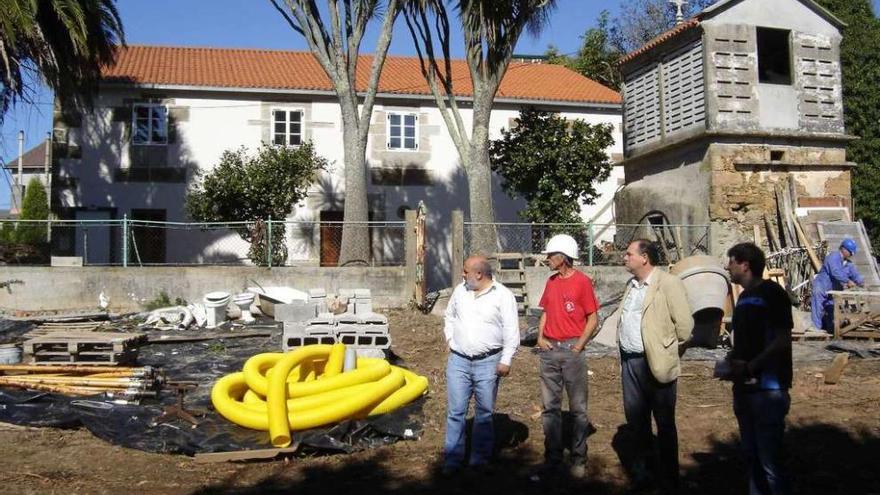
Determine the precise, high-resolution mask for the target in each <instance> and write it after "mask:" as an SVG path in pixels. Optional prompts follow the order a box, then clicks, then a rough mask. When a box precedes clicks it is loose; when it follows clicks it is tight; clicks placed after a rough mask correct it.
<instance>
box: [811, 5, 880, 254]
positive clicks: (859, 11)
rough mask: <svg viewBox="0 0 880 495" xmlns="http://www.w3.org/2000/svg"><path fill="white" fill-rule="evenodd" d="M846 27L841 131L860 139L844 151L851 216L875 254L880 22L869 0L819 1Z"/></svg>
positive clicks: (879, 193) (879, 224)
mask: <svg viewBox="0 0 880 495" xmlns="http://www.w3.org/2000/svg"><path fill="white" fill-rule="evenodd" d="M819 3H820V4H821V5H822V6H823V7H825V8H826V9H828V10H829V11H830V12H831V13H833V14H834V15H835V16H837V17H838V18H839V19H840V20H842V21H843V22H845V23H847V27H845V28H844V31H843V41H842V43H841V46H840V62H841V65H842V71H843V112H844V120H845V122H846V130H847V133H849V134H854V135H856V136H858V137H859V138H860V139H858V140H857V141H853V142H851V143H850V144H849V145H848V146H847V159H848V160H850V161H853V162H856V163H858V165H859V166H858V167H856V168H855V169H854V170H853V177H852V180H853V183H852V194H853V202H854V203H855V216H856V217H857V218H860V219H861V220H862V221H864V223H865V228H866V229H867V230H868V234H869V236H870V237H871V243H872V244H873V246H874V252H875V253H876V252H878V251H880V189H878V188H877V184H878V183H880V126H878V122H880V51H878V49H877V47H878V46H880V20H878V19H877V16H876V14H875V12H874V9H873V7H872V5H871V2H870V1H869V0H820V1H819Z"/></svg>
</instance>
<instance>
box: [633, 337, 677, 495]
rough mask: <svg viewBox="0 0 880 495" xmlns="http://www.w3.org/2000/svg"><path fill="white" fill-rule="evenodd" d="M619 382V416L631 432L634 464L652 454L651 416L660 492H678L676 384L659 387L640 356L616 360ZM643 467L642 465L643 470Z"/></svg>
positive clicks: (662, 384)
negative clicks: (624, 419)
mask: <svg viewBox="0 0 880 495" xmlns="http://www.w3.org/2000/svg"><path fill="white" fill-rule="evenodd" d="M620 365H621V379H622V381H623V412H624V414H625V415H626V422H627V424H628V425H629V428H630V430H631V431H632V434H633V437H634V440H635V448H636V452H638V453H643V454H641V455H642V457H641V459H639V460H637V462H640V463H644V462H645V454H649V453H651V452H654V446H653V437H654V435H653V434H652V432H651V415H652V414H653V416H654V421H655V422H656V423H657V443H658V447H659V449H658V452H659V456H658V461H659V462H658V467H659V481H660V484H661V487H662V488H663V489H664V491H666V492H668V493H675V492H677V491H678V430H677V429H676V427H675V399H676V383H677V381H673V382H671V383H660V382H658V381H657V379H656V378H654V375H653V374H652V373H651V368H650V367H649V366H648V360H647V358H645V356H644V354H640V355H624V356H622V357H621V360H620ZM643 465H644V464H642V466H643Z"/></svg>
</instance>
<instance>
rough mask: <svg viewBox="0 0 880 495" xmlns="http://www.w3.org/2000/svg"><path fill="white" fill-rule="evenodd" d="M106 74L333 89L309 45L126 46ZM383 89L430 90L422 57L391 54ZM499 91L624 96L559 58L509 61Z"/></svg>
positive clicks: (460, 68)
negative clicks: (283, 47) (301, 47)
mask: <svg viewBox="0 0 880 495" xmlns="http://www.w3.org/2000/svg"><path fill="white" fill-rule="evenodd" d="M371 64H372V56H371V55H361V58H360V60H359V63H358V73H357V78H356V85H357V88H358V90H359V91H363V90H364V89H365V88H366V86H367V81H368V79H369V74H370V68H371ZM103 77H104V80H105V81H111V82H130V83H135V84H165V85H181V86H206V87H223V88H263V89H292V90H296V89H299V90H324V91H330V90H332V89H333V88H332V86H331V84H330V80H329V79H328V78H327V76H326V75H325V74H324V71H323V69H322V68H321V66H320V65H319V64H318V61H317V60H316V59H315V58H314V56H313V55H312V54H311V53H310V52H295V51H277V50H253V49H230V48H190V47H166V46H136V45H133V46H128V47H124V48H120V49H119V51H118V55H117V60H116V63H115V64H114V65H112V66H109V67H105V68H104V74H103ZM452 78H453V85H454V87H455V88H456V93H457V94H459V95H461V96H470V95H471V94H472V87H471V79H470V72H469V71H468V68H467V64H466V63H465V61H464V60H453V61H452ZM379 92H380V93H397V94H413V95H430V94H431V93H430V90H429V88H428V85H427V84H426V82H425V79H424V77H423V76H422V72H421V69H420V64H419V59H418V58H416V57H395V56H389V57H388V58H387V59H386V60H385V66H384V67H383V70H382V75H381V77H380V79H379ZM498 96H499V97H501V98H512V99H527V100H546V101H569V102H578V103H610V104H619V103H620V101H621V99H620V94H619V93H617V92H616V91H614V90H612V89H610V88H607V87H605V86H603V85H601V84H599V83H597V82H595V81H593V80H591V79H588V78H586V77H584V76H582V75H580V74H578V73H577V72H574V71H572V70H570V69H568V68H566V67H563V66H561V65H551V64H532V63H511V64H510V66H509V68H508V70H507V74H506V75H505V76H504V79H503V80H502V81H501V86H500V88H499V89H498Z"/></svg>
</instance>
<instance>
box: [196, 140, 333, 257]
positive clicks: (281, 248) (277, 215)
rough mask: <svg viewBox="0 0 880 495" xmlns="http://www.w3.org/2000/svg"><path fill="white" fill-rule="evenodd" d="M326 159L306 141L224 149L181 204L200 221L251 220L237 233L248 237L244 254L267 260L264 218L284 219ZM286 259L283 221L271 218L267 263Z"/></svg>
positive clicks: (324, 165)
mask: <svg viewBox="0 0 880 495" xmlns="http://www.w3.org/2000/svg"><path fill="white" fill-rule="evenodd" d="M326 169H327V160H325V159H324V158H322V157H320V156H318V155H317V154H315V149H314V146H313V145H312V143H311V142H308V143H305V144H303V145H302V146H300V147H298V148H290V147H284V146H269V145H266V144H264V145H262V146H261V147H260V148H259V149H258V150H257V152H256V153H255V154H251V153H249V152H248V150H247V148H245V147H241V148H239V149H237V150H227V151H224V152H223V154H222V155H221V156H220V163H219V164H218V165H217V166H216V167H215V168H214V169H213V170H211V171H210V172H208V173H207V174H205V175H204V177H203V180H202V181H196V183H195V185H193V186H191V187H190V190H189V191H187V194H186V210H187V213H189V215H190V217H192V218H193V219H195V220H196V221H199V222H234V221H244V220H248V221H254V224H252V225H251V226H250V227H249V228H244V229H241V230H240V231H239V232H238V233H239V235H240V236H241V238H242V239H244V240H246V241H248V242H249V243H251V248H250V251H249V252H248V256H249V257H250V258H251V260H252V261H253V262H254V263H256V264H258V265H265V264H266V261H267V259H266V258H267V254H268V253H267V252H266V250H267V242H266V241H267V237H268V236H267V235H266V232H267V229H266V227H265V223H264V221H265V220H268V219H273V220H283V219H285V218H286V217H287V215H288V214H289V213H290V212H291V210H292V209H293V206H294V205H295V204H296V203H297V202H299V201H301V200H302V199H304V198H305V197H306V194H307V191H308V188H309V186H310V185H311V184H312V183H314V181H315V180H316V179H317V177H318V173H319V172H320V171H321V170H326ZM286 260H287V248H286V246H285V244H284V226H283V225H276V224H274V223H273V224H272V264H273V265H281V264H283V263H284V262H285V261H286Z"/></svg>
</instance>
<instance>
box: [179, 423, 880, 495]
mask: <svg viewBox="0 0 880 495" xmlns="http://www.w3.org/2000/svg"><path fill="white" fill-rule="evenodd" d="M496 421H498V426H499V435H498V439H497V440H498V442H497V443H498V455H497V460H496V462H495V464H494V466H493V468H492V470H490V471H485V472H483V471H481V472H474V471H470V470H464V471H462V472H460V473H458V474H456V475H455V476H452V477H444V476H443V475H442V474H441V472H440V469H441V467H442V460H441V459H439V458H437V459H435V460H434V462H433V464H432V465H431V466H429V467H428V470H427V474H426V475H425V474H424V473H425V471H424V470H421V469H412V468H415V466H409V467H407V466H389V464H388V462H387V459H388V457H387V455H386V454H385V453H383V452H381V451H379V452H377V453H376V454H375V455H373V456H371V457H370V458H369V459H362V460H355V461H352V462H347V463H346V462H343V463H339V464H337V465H333V466H327V465H320V466H306V467H303V468H301V469H295V468H293V467H292V466H291V465H289V464H285V465H284V467H283V469H278V470H277V471H276V472H275V473H274V474H272V475H270V476H267V477H265V478H263V479H261V480H259V481H257V482H256V483H254V484H251V485H248V486H242V485H240V484H239V483H238V482H237V481H236V479H234V478H230V479H227V480H225V481H224V482H222V483H219V484H215V485H212V486H206V487H204V488H202V489H200V490H198V491H196V492H194V493H196V494H199V495H207V494H231V493H235V494H250V493H255V494H256V493H318V492H320V493H355V494H356V495H371V494H386V495H394V494H440V493H443V494H449V493H467V492H476V491H479V492H484V493H504V494H505V495H510V494H520V493H522V494H525V493H541V492H546V493H553V494H554V495H557V494H566V493H572V494H574V493H578V494H583V493H642V492H637V491H632V490H630V487H629V486H628V484H627V483H626V482H620V481H619V480H615V479H608V477H607V476H605V475H603V466H604V465H606V463H608V462H611V461H609V460H605V459H601V458H598V457H596V456H594V457H592V458H591V459H590V467H589V470H588V477H587V479H586V480H573V479H571V478H567V477H565V476H560V477H559V478H557V479H554V480H550V481H544V482H541V483H534V482H532V481H530V480H529V475H530V474H531V473H532V472H533V469H534V467H535V466H534V465H533V464H532V463H531V462H530V461H529V460H528V459H527V457H528V452H525V451H524V450H523V449H521V448H519V447H520V446H521V445H522V444H523V442H525V440H526V439H527V438H528V429H527V428H526V426H525V425H524V424H522V423H519V422H517V421H514V420H512V419H510V418H509V417H507V416H505V415H498V416H497V419H496ZM680 427H681V426H680ZM785 442H786V448H787V451H788V454H789V457H788V466H789V470H790V472H791V474H792V478H793V488H794V490H793V493H798V494H838V493H839V494H855V493H859V494H862V493H865V494H870V493H880V469H878V464H877V459H878V458H880V432H878V431H873V432H872V431H861V432H859V433H858V434H850V433H849V432H847V431H846V430H843V429H840V428H838V427H836V426H834V425H828V424H816V425H807V426H798V427H794V428H789V430H788V431H787V434H786V440H785ZM391 448H393V447H391ZM738 449H739V444H738V439H735V438H734V439H726V440H720V439H718V440H714V441H713V442H712V445H711V448H710V449H709V450H707V451H700V452H695V453H693V454H691V457H692V460H693V461H694V463H695V464H693V465H691V466H689V467H687V468H685V469H683V471H682V478H681V488H682V493H688V494H691V493H692V494H709V493H711V494H719V495H723V494H742V493H747V486H746V481H745V478H744V476H745V475H744V473H745V465H744V463H743V462H742V460H741V458H740V455H739V451H738ZM618 455H621V453H618ZM622 455H623V458H627V457H626V456H627V454H626V453H625V452H624V453H623V454H622ZM614 461H615V462H616V461H617V459H615V460H614ZM295 462H296V461H293V463H294V464H295ZM683 464H685V465H689V464H692V463H691V462H688V459H683ZM647 493H654V492H647Z"/></svg>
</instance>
